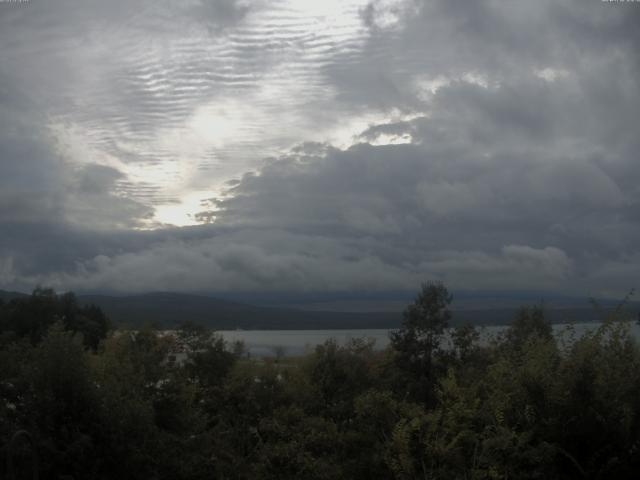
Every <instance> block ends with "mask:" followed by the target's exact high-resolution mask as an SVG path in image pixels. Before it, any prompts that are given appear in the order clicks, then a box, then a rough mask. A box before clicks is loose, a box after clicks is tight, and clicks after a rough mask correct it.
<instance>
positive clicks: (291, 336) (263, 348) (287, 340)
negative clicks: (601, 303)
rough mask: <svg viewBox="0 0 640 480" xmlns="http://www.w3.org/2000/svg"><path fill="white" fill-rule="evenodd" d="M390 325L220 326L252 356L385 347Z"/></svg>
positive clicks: (638, 333)
mask: <svg viewBox="0 0 640 480" xmlns="http://www.w3.org/2000/svg"><path fill="white" fill-rule="evenodd" d="M599 325H601V324H600V323H596V322H590V323H575V324H572V328H573V331H574V334H575V338H579V337H580V336H582V335H583V334H584V333H585V332H588V331H591V330H594V329H596V328H597V327H598V326H599ZM569 327H570V324H556V325H553V331H554V333H555V334H556V336H561V337H563V338H567V329H568V328H569ZM506 328H507V327H506V326H487V327H481V328H479V329H478V331H479V332H480V339H481V342H487V341H489V340H490V339H491V338H492V337H496V336H497V335H499V334H500V333H501V332H503V331H504V330H505V329H506ZM630 328H631V332H632V334H633V335H634V337H635V338H637V339H640V325H638V324H636V323H632V324H630ZM389 332H391V330H389V329H371V330H360V329H357V330H220V331H218V333H220V334H221V335H222V336H223V338H224V339H225V340H226V341H227V342H229V343H232V342H235V341H238V340H240V341H243V342H244V344H245V347H246V349H247V350H248V351H249V352H250V353H251V355H253V356H259V357H262V356H275V355H276V352H277V351H278V350H279V351H280V352H281V353H283V354H284V355H288V356H295V355H304V354H306V353H310V352H312V351H313V350H314V349H315V347H316V346H317V345H320V344H322V343H324V342H325V341H326V340H329V339H330V338H334V339H335V340H336V341H337V342H338V344H340V345H344V344H346V343H347V342H348V341H349V340H350V339H354V338H367V339H373V340H375V345H374V348H375V349H376V350H382V349H384V348H385V347H386V346H387V345H389Z"/></svg>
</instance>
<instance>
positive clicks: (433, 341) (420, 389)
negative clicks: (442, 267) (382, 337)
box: [390, 282, 453, 404]
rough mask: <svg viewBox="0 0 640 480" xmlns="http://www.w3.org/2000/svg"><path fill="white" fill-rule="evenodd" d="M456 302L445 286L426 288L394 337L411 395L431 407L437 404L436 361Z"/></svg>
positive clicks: (431, 284) (432, 284) (437, 284)
mask: <svg viewBox="0 0 640 480" xmlns="http://www.w3.org/2000/svg"><path fill="white" fill-rule="evenodd" d="M452 300H453V297H452V295H451V294H450V293H449V291H448V290H447V288H446V287H445V286H444V285H443V284H442V283H440V282H429V283H424V284H422V289H421V290H420V292H419V293H418V295H417V296H416V299H415V301H414V302H413V303H412V304H411V305H409V306H408V307H407V308H406V310H405V311H404V314H403V320H402V326H401V328H400V329H399V330H398V331H396V332H392V333H391V334H390V337H391V346H392V348H393V350H394V352H395V355H394V360H395V364H396V366H397V367H398V368H399V369H400V370H401V372H403V373H404V374H405V377H407V376H408V378H405V379H404V380H405V381H406V380H409V382H406V385H407V386H408V388H409V391H408V392H407V393H410V394H413V395H414V396H415V397H416V399H418V400H422V401H425V402H426V403H427V404H428V403H430V402H431V401H432V400H433V389H434V382H435V376H434V373H435V371H434V360H435V357H436V355H437V354H438V353H439V352H440V343H441V341H442V336H443V334H444V331H445V329H446V328H447V327H448V325H449V320H450V319H451V312H450V311H449V305H450V304H451V301H452ZM403 383H404V382H403ZM412 385H413V388H412V387H411V386H412ZM405 388H407V387H405ZM411 390H413V391H411Z"/></svg>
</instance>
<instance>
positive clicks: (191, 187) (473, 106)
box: [0, 0, 640, 295]
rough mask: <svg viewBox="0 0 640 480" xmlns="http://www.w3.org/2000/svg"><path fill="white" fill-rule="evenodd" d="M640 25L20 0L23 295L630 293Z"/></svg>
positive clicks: (3, 73)
mask: <svg viewBox="0 0 640 480" xmlns="http://www.w3.org/2000/svg"><path fill="white" fill-rule="evenodd" d="M638 25H640V4H634V3H609V2H600V1H599V0H587V1H578V0H576V1H564V2H557V1H545V0H542V1H535V2H533V1H530V0H528V1H519V0H513V1H509V2H504V1H490V0H478V1H474V2H467V1H464V2H463V1H457V0H446V1H445V0H442V1H439V0H433V1H414V0H374V1H372V2H367V1H364V0H363V1H355V0H354V1H353V2H347V1H338V0H335V1H334V0H331V1H323V2H316V1H311V0H309V1H293V0H291V1H284V0H283V1H269V2H266V1H258V0H256V1H250V0H249V1H241V0H237V1H232V0H220V1H208V0H207V1H204V0H203V1H181V2H160V3H158V2H151V1H147V0H127V1H120V0H116V1H112V2H103V1H97V0H88V1H84V2H80V1H72V0H57V1H47V2H45V1H38V0H31V1H30V2H28V3H0V39H1V41H2V49H0V229H1V231H2V235H1V236H0V288H5V289H6V288H15V289H30V288H32V287H33V285H35V284H36V283H43V284H46V285H52V286H54V287H56V288H60V289H76V290H105V291H122V292H141V291H151V290H174V291H194V292H222V291H243V290H244V291H262V290H263V291H301V290H302V291H320V292H357V291H385V290H389V291H391V290H393V291H398V290H413V289H415V288H416V287H417V285H418V284H419V283H420V282H421V281H424V280H436V279H437V280H444V281H445V282H447V284H449V285H450V286H452V287H453V288H458V289H476V290H483V289H485V290H518V291H527V290H536V291H540V290H554V291H560V292H566V293H576V294H581V295H582V294H586V293H595V294H604V295H620V294H622V293H624V292H626V291H627V290H629V289H630V288H632V287H634V286H638V285H637V281H638V271H640V223H639V222H640V213H639V212H640V159H639V158H638V152H639V151H640V135H639V132H640V128H639V117H638V112H640V80H639V79H640V53H639V52H640V29H638Z"/></svg>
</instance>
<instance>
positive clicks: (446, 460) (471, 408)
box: [0, 284, 640, 480]
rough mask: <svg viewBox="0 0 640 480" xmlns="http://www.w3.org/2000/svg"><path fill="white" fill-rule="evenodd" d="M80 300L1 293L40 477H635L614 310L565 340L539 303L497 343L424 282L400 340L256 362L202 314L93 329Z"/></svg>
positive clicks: (11, 402)
mask: <svg viewBox="0 0 640 480" xmlns="http://www.w3.org/2000/svg"><path fill="white" fill-rule="evenodd" d="M74 298H75V297H73V296H72V295H65V296H62V297H58V296H55V295H53V294H52V293H51V292H48V291H39V292H36V293H34V295H33V296H32V297H30V298H29V299H28V300H26V301H25V303H11V302H9V303H6V304H4V306H0V312H2V319H1V322H2V323H1V324H2V332H0V455H2V456H3V457H4V456H6V454H7V453H8V452H7V444H8V439H9V438H10V437H11V435H13V433H14V432H16V431H17V430H20V429H25V430H27V431H29V432H30V433H31V435H32V436H33V438H34V440H35V443H36V446H37V449H38V452H39V454H40V458H41V478H64V476H65V475H67V476H68V475H70V476H72V477H73V478H77V479H80V478H82V479H109V478H127V479H134V480H135V479H156V480H162V479H178V480H180V479H196V480H200V479H202V480H204V479H211V478H220V479H262V478H264V479H298V478H305V479H306V478H310V479H341V478H345V479H347V478H348V479H367V480H369V479H371V480H382V479H446V478H460V479H512V478H518V479H540V478H550V479H556V478H557V479H571V478H593V479H595V478H616V479H632V478H636V477H637V472H638V471H639V470H640V347H639V346H638V343H637V341H636V340H635V339H634V338H633V336H632V335H631V333H630V325H629V323H628V322H625V321H624V318H623V317H622V316H621V313H620V312H619V311H618V310H616V311H614V312H613V313H612V314H610V315H607V316H606V319H605V321H604V322H603V323H602V324H600V325H599V326H598V328H596V329H594V330H593V331H591V332H590V333H586V334H584V335H582V336H576V335H575V332H573V333H572V332H571V330H568V331H567V332H566V333H565V334H563V335H562V336H560V337H558V336H557V335H556V336H554V335H553V334H552V330H551V327H550V325H549V323H548V322H547V321H546V319H545V318H544V312H543V310H542V309H541V308H540V307H529V308H524V309H522V310H521V311H520V312H519V313H518V315H517V316H516V318H515V319H514V322H513V324H512V326H511V327H510V328H509V329H508V330H507V331H506V332H505V333H504V335H502V336H500V337H498V338H497V339H495V340H494V341H492V342H486V341H481V338H480V333H479V332H478V331H477V330H476V329H474V328H473V327H472V326H463V327H458V328H457V329H455V330H450V331H447V330H446V326H447V322H448V321H449V319H450V316H451V313H450V312H449V310H448V306H449V304H450V302H451V296H450V295H449V294H448V292H447V290H446V288H444V286H442V285H441V284H427V285H424V286H423V288H422V291H421V293H420V294H419V295H418V297H417V298H416V301H415V302H414V304H412V305H411V306H409V307H408V308H407V311H406V312H405V321H404V323H403V326H402V329H400V331H399V332H397V333H396V334H394V335H393V336H392V342H391V346H390V348H388V349H387V350H386V351H382V352H379V351H375V350H374V348H373V344H372V343H371V342H369V341H366V340H363V339H355V340H352V341H351V342H348V343H347V344H346V345H340V344H338V342H336V341H328V342H326V343H324V344H323V345H319V346H318V347H317V348H316V350H315V352H313V353H312V354H310V355H307V356H305V357H303V358H291V357H286V356H279V357H278V358H276V359H248V358H242V352H243V349H242V348H238V347H236V346H229V345H227V344H226V343H225V342H224V340H223V339H222V338H221V337H220V336H218V335H216V334H215V333H214V332H211V331H209V330H207V329H204V328H201V327H198V326H196V325H192V324H184V325H183V326H181V328H180V330H178V331H177V332H176V334H175V335H165V334H160V333H159V332H157V331H155V330H153V329H151V328H143V329H140V330H138V331H120V332H115V333H114V334H112V335H111V336H109V337H107V338H103V335H102V334H101V333H99V334H98V335H97V336H96V337H95V338H98V337H99V338H100V340H99V341H98V342H95V341H90V342H87V338H89V336H87V332H90V330H91V329H90V328H88V326H87V323H86V322H85V323H83V322H84V320H82V319H83V318H84V317H83V315H84V314H86V315H89V316H92V315H93V317H92V318H98V317H99V315H97V314H95V312H94V313H90V312H89V313H87V312H88V310H83V308H84V307H82V308H80V307H77V305H75V300H74ZM74 305H75V306H74ZM74 312H75V313H74ZM79 312H84V313H82V314H81V313H79ZM30 315H33V316H35V317H34V318H29V316H30ZM19 319H20V321H22V320H25V323H24V324H19V323H16V322H18V320H19ZM70 319H73V320H70ZM98 323H100V322H98ZM174 357H175V359H174V361H172V359H173V358H174Z"/></svg>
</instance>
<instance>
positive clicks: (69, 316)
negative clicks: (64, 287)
mask: <svg viewBox="0 0 640 480" xmlns="http://www.w3.org/2000/svg"><path fill="white" fill-rule="evenodd" d="M56 322H60V323H61V324H62V325H63V326H64V329H65V330H68V331H71V332H74V333H79V334H80V335H82V339H83V342H84V344H85V345H86V346H88V347H90V348H93V349H94V350H95V349H96V348H97V347H98V344H99V343H100V341H101V340H102V339H104V338H105V337H106V335H107V332H108V331H109V321H108V319H107V317H106V315H105V314H104V313H103V312H102V310H100V308H98V307H96V306H94V305H85V306H80V305H78V302H77V299H76V297H75V295H74V294H73V293H65V294H63V295H56V293H55V292H54V291H53V290H51V289H45V288H40V287H38V288H36V289H35V290H34V291H33V293H32V294H31V296H29V297H26V298H14V299H12V300H10V301H9V302H7V303H5V304H0V332H11V333H12V334H14V335H16V336H17V337H20V338H27V339H29V340H30V341H31V343H33V344H36V343H38V342H40V341H41V340H42V338H43V337H44V335H45V334H46V333H47V331H48V329H49V328H50V327H51V326H52V325H53V324H54V323H56Z"/></svg>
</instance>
